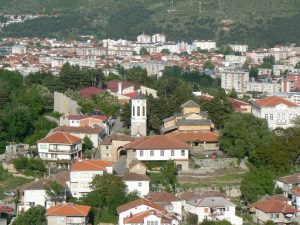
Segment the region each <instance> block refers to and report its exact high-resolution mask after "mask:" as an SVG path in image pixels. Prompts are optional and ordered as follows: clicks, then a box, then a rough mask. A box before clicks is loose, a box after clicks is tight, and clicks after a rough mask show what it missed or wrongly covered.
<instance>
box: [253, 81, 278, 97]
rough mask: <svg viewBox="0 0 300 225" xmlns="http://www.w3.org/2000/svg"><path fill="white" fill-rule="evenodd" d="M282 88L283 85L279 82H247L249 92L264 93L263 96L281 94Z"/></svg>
mask: <svg viewBox="0 0 300 225" xmlns="http://www.w3.org/2000/svg"><path fill="white" fill-rule="evenodd" d="M281 86H282V85H281V83H277V82H258V81H250V82H247V91H250V92H253V91H254V92H262V93H263V94H265V95H268V96H270V95H274V94H275V93H278V92H281Z"/></svg>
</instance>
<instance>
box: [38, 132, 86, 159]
mask: <svg viewBox="0 0 300 225" xmlns="http://www.w3.org/2000/svg"><path fill="white" fill-rule="evenodd" d="M38 153H39V157H40V158H41V159H43V160H75V159H77V158H80V157H81V156H82V139H80V138H78V137H75V136H73V135H70V134H67V133H64V132H55V133H52V134H50V135H49V136H47V137H45V138H43V139H41V140H39V141H38Z"/></svg>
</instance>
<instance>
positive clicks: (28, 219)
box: [13, 206, 47, 225]
mask: <svg viewBox="0 0 300 225" xmlns="http://www.w3.org/2000/svg"><path fill="white" fill-rule="evenodd" d="M45 214H46V209H45V208H44V207H42V206H35V207H31V208H30V209H28V210H27V211H26V212H25V213H22V214H20V215H18V216H17V218H16V220H15V221H14V222H13V225H28V224H34V225H46V224H47V221H46V216H45Z"/></svg>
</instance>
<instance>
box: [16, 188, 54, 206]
mask: <svg viewBox="0 0 300 225" xmlns="http://www.w3.org/2000/svg"><path fill="white" fill-rule="evenodd" d="M38 205H40V206H43V207H45V208H46V209H48V208H49V207H50V206H52V205H54V202H51V201H47V195H46V191H45V190H24V197H23V204H22V205H19V211H22V210H24V211H27V210H28V209H29V208H31V207H34V206H38Z"/></svg>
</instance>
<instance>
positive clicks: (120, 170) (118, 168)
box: [114, 155, 126, 175]
mask: <svg viewBox="0 0 300 225" xmlns="http://www.w3.org/2000/svg"><path fill="white" fill-rule="evenodd" d="M125 168H126V156H124V155H121V156H120V159H119V160H118V161H117V162H116V163H115V164H114V171H115V172H116V173H117V174H118V175H123V174H124V171H125Z"/></svg>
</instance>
